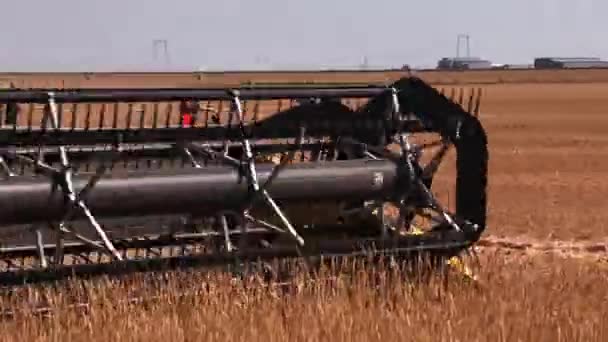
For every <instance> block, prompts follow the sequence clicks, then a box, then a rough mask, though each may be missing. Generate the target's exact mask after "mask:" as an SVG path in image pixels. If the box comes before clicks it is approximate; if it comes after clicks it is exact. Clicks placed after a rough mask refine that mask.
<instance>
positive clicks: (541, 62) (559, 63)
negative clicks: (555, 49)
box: [534, 57, 608, 69]
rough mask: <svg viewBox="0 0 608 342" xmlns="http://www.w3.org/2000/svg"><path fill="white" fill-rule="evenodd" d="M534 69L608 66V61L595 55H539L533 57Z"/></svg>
mask: <svg viewBox="0 0 608 342" xmlns="http://www.w3.org/2000/svg"><path fill="white" fill-rule="evenodd" d="M534 68H536V69H573V68H608V61H603V60H601V59H599V58H596V57H539V58H535V59H534Z"/></svg>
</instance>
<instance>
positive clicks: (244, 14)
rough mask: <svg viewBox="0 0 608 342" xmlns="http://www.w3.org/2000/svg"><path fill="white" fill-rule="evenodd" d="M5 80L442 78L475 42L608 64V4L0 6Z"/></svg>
mask: <svg viewBox="0 0 608 342" xmlns="http://www.w3.org/2000/svg"><path fill="white" fill-rule="evenodd" d="M0 4H1V6H2V7H1V8H2V14H1V15H0V46H1V47H0V70H2V71H26V70H27V71H38V70H66V71H68V70H117V69H121V70H124V69H133V68H139V69H149V68H152V67H157V68H158V67H160V66H162V61H156V62H155V61H154V58H153V44H152V41H153V40H154V39H167V40H168V45H169V46H168V47H169V52H170V59H171V67H172V68H180V69H193V68H197V67H199V66H200V67H205V68H213V69H220V68H224V69H248V68H254V67H256V68H270V67H273V68H283V67H296V68H297V67H308V68H314V67H336V66H357V65H359V64H361V63H362V61H363V56H367V57H368V62H369V64H370V66H374V67H394V66H401V65H402V64H410V65H412V66H431V67H433V66H435V64H436V61H437V59H439V58H440V57H442V56H452V55H455V50H456V36H457V34H458V33H468V34H470V36H471V49H472V54H473V55H478V56H481V57H484V58H488V59H490V60H492V61H494V62H496V63H531V62H532V59H533V57H535V56H541V55H551V56H556V55H559V56H597V57H603V58H606V59H608V38H607V37H608V20H607V19H608V1H607V0H458V1H453V0H424V1H420V0H418V1H414V0H218V1H208V0H172V1H161V0H89V1H85V0H53V1H46V0H0Z"/></svg>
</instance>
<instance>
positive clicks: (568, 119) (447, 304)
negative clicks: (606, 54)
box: [2, 72, 608, 341]
mask: <svg viewBox="0 0 608 342" xmlns="http://www.w3.org/2000/svg"><path fill="white" fill-rule="evenodd" d="M505 73H506V72H505ZM506 75H507V76H509V75H510V74H506ZM513 75H515V74H513ZM569 75H570V74H569ZM572 75H574V74H572ZM572 75H570V76H569V77H575V76H572ZM580 75H583V76H576V77H579V78H585V77H588V78H587V80H588V82H585V83H567V82H566V81H568V79H565V82H564V83H556V81H547V82H545V83H540V82H539V83H537V84H529V83H521V84H518V83H509V84H484V85H483V90H484V97H483V99H482V106H481V118H482V122H483V124H484V126H485V127H486V129H487V131H488V137H489V144H490V156H491V160H490V170H489V223H488V226H489V229H488V231H487V233H486V237H487V238H486V239H485V240H484V241H483V242H482V243H481V246H480V247H479V250H480V252H481V268H480V269H479V270H478V273H479V278H480V279H479V283H478V284H477V285H476V286H474V285H471V284H469V283H467V282H464V281H462V280H461V279H460V278H458V277H457V276H453V277H451V278H450V281H449V286H448V288H443V287H442V286H441V283H440V281H439V280H433V281H431V284H415V285H413V286H410V285H407V284H406V283H404V282H402V281H400V280H390V281H389V280H386V281H385V282H384V283H383V284H381V286H379V287H378V288H375V287H372V286H370V284H369V283H365V280H364V277H362V276H360V277H358V278H357V279H356V281H355V284H349V283H347V282H344V283H338V284H334V285H329V284H325V285H317V286H310V288H308V287H305V288H304V289H302V293H300V294H297V295H296V294H288V295H285V294H277V293H273V292H267V291H264V290H255V289H251V288H250V289H246V290H245V289H239V290H235V289H234V288H233V287H232V285H230V284H229V282H228V281H227V280H226V279H225V278H224V277H223V276H222V275H217V276H212V277H210V278H208V277H206V276H201V275H188V274H177V275H173V276H171V279H172V280H170V282H169V283H170V284H169V286H166V287H163V288H162V289H161V290H158V291H160V292H161V299H162V300H160V301H158V302H155V303H151V304H147V305H143V306H127V305H124V306H118V307H105V306H102V305H103V304H104V303H108V302H117V301H119V300H121V299H122V300H123V301H124V300H125V299H127V298H129V297H131V296H134V295H137V296H139V295H141V293H142V291H143V292H145V291H146V290H143V288H144V287H146V286H148V285H152V284H150V282H149V281H143V280H141V279H139V280H138V279H135V278H134V279H133V280H131V281H129V282H126V283H124V284H97V285H91V286H92V288H93V289H92V290H89V291H90V292H89V293H88V296H89V298H92V302H93V305H92V308H91V311H92V312H91V313H90V314H89V315H87V316H82V315H81V314H78V313H69V314H67V313H66V314H65V315H56V316H54V317H55V318H51V319H42V318H33V317H27V316H26V317H18V319H16V320H9V321H6V322H3V323H2V328H3V335H2V340H7V341H9V340H47V339H50V340H58V339H64V338H65V339H73V340H84V339H89V340H109V339H112V338H114V339H116V338H118V339H121V340H159V341H160V340H166V339H170V340H183V341H190V340H246V339H250V340H288V339H289V340H328V341H341V340H349V341H350V340H361V341H367V340H372V341H379V340H387V339H391V340H395V339H396V340H406V339H411V340H422V341H428V340H440V341H443V340H445V341H459V340H462V341H463V340H481V341H517V340H524V341H560V340H563V341H602V340H606V338H607V337H606V335H607V333H608V331H606V328H605V326H606V323H608V322H606V318H605V317H606V313H608V309H606V308H608V306H607V304H608V290H606V287H605V286H602V284H604V283H605V282H606V280H608V279H607V278H608V267H607V266H608V252H607V250H606V248H607V247H606V246H607V242H608V240H607V239H606V236H607V233H608V226H607V225H606V224H605V223H604V222H608V220H607V219H608V213H606V211H605V210H604V209H605V208H607V207H608V199H606V196H605V194H606V192H607V191H608V180H606V178H605V177H603V176H604V175H606V174H607V171H608V161H607V160H608V159H607V158H606V156H607V155H608V138H607V137H606V135H605V132H606V131H607V129H608V98H607V97H606V94H608V83H602V82H600V81H597V80H598V79H596V81H593V82H592V81H590V76H589V75H586V76H585V73H584V72H582V74H580ZM507 76H505V77H507ZM597 77H599V76H597ZM577 79H578V78H577ZM441 81H442V80H438V82H437V83H451V82H447V81H446V80H445V79H443V82H441ZM476 82H477V83H479V84H483V83H486V82H483V81H479V80H478V81H476ZM524 82H525V81H524ZM165 86H167V85H165ZM444 171H445V173H449V172H451V170H444ZM445 179H448V177H447V176H446V178H445ZM450 179H452V178H450ZM445 196H449V194H445ZM125 284H126V285H125ZM201 284H209V285H205V289H204V290H200V291H199V292H197V293H195V294H193V295H192V296H190V297H185V298H177V293H178V292H179V291H180V289H183V288H184V287H189V286H192V287H195V288H196V287H197V286H200V285H201ZM150 291H155V290H150ZM40 293H41V292H39V291H38V290H32V291H31V293H30V294H29V295H31V296H34V295H40ZM55 298H57V299H59V300H60V299H61V298H59V297H57V296H55ZM6 300H7V299H3V301H6ZM58 306H60V305H58Z"/></svg>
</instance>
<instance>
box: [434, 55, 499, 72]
mask: <svg viewBox="0 0 608 342" xmlns="http://www.w3.org/2000/svg"><path fill="white" fill-rule="evenodd" d="M491 68H492V62H490V61H487V60H484V59H481V58H478V57H444V58H442V59H440V60H439V62H437V69H442V70H468V69H491Z"/></svg>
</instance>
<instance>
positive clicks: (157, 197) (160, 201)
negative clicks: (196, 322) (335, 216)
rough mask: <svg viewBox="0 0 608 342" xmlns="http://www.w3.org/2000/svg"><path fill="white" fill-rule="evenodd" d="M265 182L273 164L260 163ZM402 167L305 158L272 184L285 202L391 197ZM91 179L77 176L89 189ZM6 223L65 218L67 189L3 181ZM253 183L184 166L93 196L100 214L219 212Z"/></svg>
mask: <svg viewBox="0 0 608 342" xmlns="http://www.w3.org/2000/svg"><path fill="white" fill-rule="evenodd" d="M258 172H259V175H258V177H259V180H260V183H262V184H263V183H264V182H265V181H266V180H267V179H268V177H269V176H270V174H271V172H272V165H260V166H258ZM400 172H401V170H400V168H399V166H398V165H396V164H394V163H393V162H391V161H386V160H349V161H336V162H323V163H301V164H294V165H290V166H288V167H286V168H285V169H284V170H283V171H281V172H280V174H279V175H278V176H277V178H276V179H274V181H273V183H272V185H271V186H270V188H269V189H268V191H269V192H270V194H271V196H272V197H273V198H274V199H275V200H277V201H279V202H281V201H301V200H309V201H315V200H334V199H335V200H341V199H347V200H362V199H374V198H385V197H387V196H390V195H391V194H393V192H394V190H395V189H396V188H397V187H399V186H401V184H399V183H400V177H399V173H400ZM87 180H88V179H87V178H86V177H74V180H73V182H74V188H75V189H82V188H83V187H84V186H85V184H86V182H87ZM0 184H1V185H0V203H2V206H0V223H2V224H5V225H6V224H27V223H34V222H48V221H49V220H59V219H61V217H62V215H63V213H64V211H65V208H66V205H68V204H65V203H64V197H63V193H62V192H61V191H60V190H58V191H55V192H51V186H50V185H49V182H48V181H45V180H44V179H42V180H32V179H31V178H26V177H15V178H11V179H10V180H7V181H5V182H4V183H0ZM247 191H248V190H247V182H246V180H245V179H244V178H243V177H242V176H241V175H239V173H238V172H237V171H236V170H234V169H230V168H227V167H208V168H203V169H184V170H180V171H178V172H175V171H173V172H172V173H167V171H164V172H145V173H131V174H128V175H122V176H107V178H103V179H101V180H100V181H99V183H98V184H97V185H96V186H95V188H94V189H93V190H92V191H91V192H90V194H89V195H88V197H87V205H88V206H89V208H90V209H91V211H92V213H93V214H94V215H95V216H97V217H104V216H106V217H112V216H140V215H155V214H159V215H160V214H176V213H195V214H205V213H209V214H210V213H214V212H216V211H217V210H225V209H231V208H238V207H239V206H241V205H243V203H244V202H245V201H246V200H247V198H248V192H247Z"/></svg>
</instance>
